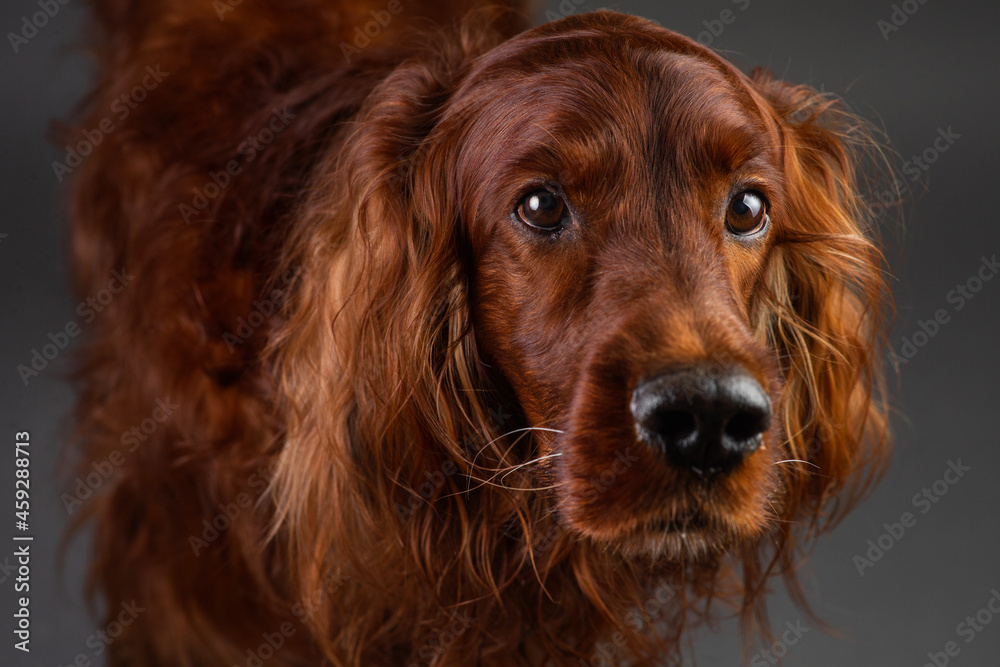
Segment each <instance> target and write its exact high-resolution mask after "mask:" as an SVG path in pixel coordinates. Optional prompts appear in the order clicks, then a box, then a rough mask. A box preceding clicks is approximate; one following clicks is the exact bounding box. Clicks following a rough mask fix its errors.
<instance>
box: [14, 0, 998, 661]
mask: <svg viewBox="0 0 1000 667" xmlns="http://www.w3.org/2000/svg"><path fill="white" fill-rule="evenodd" d="M62 2H64V0H58V2H56V1H55V0H53V1H52V2H47V3H43V4H46V5H47V6H49V7H50V11H52V10H51V7H56V8H58V12H57V13H55V14H54V15H53V16H51V17H49V18H47V19H46V21H44V25H43V26H42V27H39V28H37V30H36V31H34V32H32V31H31V30H27V29H26V28H25V24H24V19H23V17H25V16H28V17H31V16H32V15H34V14H36V13H37V12H39V11H40V9H39V3H38V1H37V0H4V2H3V3H2V6H0V33H2V34H3V35H4V36H5V37H4V39H3V42H2V43H0V73H2V77H3V78H2V90H3V91H4V93H3V102H2V103H0V132H2V135H3V141H2V143H0V155H2V158H3V159H2V166H0V169H2V177H0V321H2V323H3V324H2V327H0V656H2V657H0V664H4V665H39V666H41V665H45V666H53V667H54V666H56V665H60V666H61V665H70V664H79V665H84V664H88V662H89V664H93V665H99V664H103V655H102V653H103V652H104V646H105V645H104V643H103V640H102V639H101V636H100V635H98V634H97V633H98V631H99V630H101V628H100V627H98V625H97V623H96V621H95V620H93V619H92V618H90V617H89V616H88V615H87V613H86V611H85V609H84V605H83V603H82V597H81V592H80V589H81V586H82V583H81V582H82V572H83V568H84V564H85V552H84V550H83V546H84V545H83V543H81V542H77V543H75V544H74V545H73V546H72V548H71V549H70V551H69V552H68V555H67V558H66V563H65V566H64V567H63V568H62V570H61V571H60V570H57V564H56V555H57V546H58V545H57V542H58V539H59V538H60V536H61V535H62V533H63V530H64V527H65V525H66V522H67V512H66V510H65V509H64V508H63V506H62V504H61V502H60V500H59V488H58V487H57V485H56V480H55V476H54V472H55V466H56V461H57V456H58V454H59V452H60V450H61V448H62V447H63V443H64V442H65V428H64V424H65V420H66V416H67V414H68V411H69V409H70V406H71V401H72V393H71V391H70V388H69V387H68V386H67V385H66V384H65V383H64V382H63V381H62V380H61V377H60V374H61V373H62V372H64V371H65V369H66V361H67V358H68V356H69V354H68V352H67V351H65V350H61V351H59V352H58V354H57V355H56V358H55V359H54V360H52V361H51V362H49V363H48V366H47V367H46V368H45V369H44V370H43V371H42V372H41V373H40V374H39V375H38V376H37V377H30V378H28V381H27V383H25V381H24V380H23V379H22V377H21V375H20V374H19V372H18V370H17V367H18V366H19V365H30V363H31V359H32V350H33V349H39V350H40V349H42V347H43V346H44V345H46V344H49V343H50V342H52V340H53V339H52V338H50V334H52V336H54V338H55V339H56V340H57V341H59V340H62V337H60V336H59V335H58V334H59V332H64V331H66V327H67V324H68V323H71V322H72V323H76V324H77V325H79V326H80V327H81V328H85V327H86V321H85V318H84V317H82V316H81V315H80V313H78V311H77V306H78V304H77V302H76V301H75V300H74V299H73V298H72V296H71V293H70V290H69V286H68V275H67V271H66V266H65V264H66V263H65V254H66V230H65V221H64V218H63V216H62V213H61V212H62V210H63V207H64V202H65V193H64V191H63V190H62V189H61V187H60V184H59V183H58V181H57V178H56V175H55V174H54V173H53V169H52V166H51V164H52V162H53V161H55V160H62V159H64V152H65V151H64V150H60V149H57V148H56V147H54V146H52V145H50V143H48V141H47V138H46V136H47V133H48V128H49V125H50V122H51V121H53V120H58V119H62V118H66V117H67V116H68V114H69V111H70V109H71V108H72V106H73V104H74V103H75V102H76V101H77V100H78V99H79V98H80V97H81V95H82V94H83V93H84V91H85V90H86V88H87V85H88V81H89V69H88V67H89V65H88V62H87V60H86V58H84V57H83V56H82V55H81V54H80V52H79V51H78V50H77V48H76V47H77V45H78V43H79V40H80V36H81V33H80V30H81V27H82V25H83V17H84V11H85V8H84V6H83V3H82V0H65V4H61V3H62ZM206 2H208V0H206ZM601 7H609V8H613V9H617V10H620V11H623V12H628V13H633V14H637V15H640V16H644V17H646V18H649V19H653V20H655V21H657V22H659V23H661V24H662V25H664V26H666V27H667V28H670V29H672V30H676V31H678V32H681V33H683V34H686V35H689V36H692V37H696V38H698V39H699V40H700V41H702V42H703V43H707V44H709V45H710V46H712V47H713V48H715V49H718V50H720V51H721V52H723V54H724V55H726V56H727V57H729V58H730V59H732V60H733V61H734V62H736V63H737V64H738V65H739V66H741V67H742V68H743V69H744V70H747V69H749V68H750V67H752V66H753V65H763V66H766V67H769V68H771V69H772V70H773V71H774V72H775V74H776V75H777V76H778V77H779V78H784V79H786V80H789V81H793V82H797V83H809V84H811V85H813V86H815V87H816V88H819V89H821V90H823V91H828V92H831V93H834V94H837V95H840V96H842V97H843V98H845V99H846V100H847V102H848V103H849V105H850V106H851V107H852V108H853V109H854V110H855V111H857V112H859V113H860V114H862V115H863V116H865V117H866V118H868V119H871V120H873V121H874V122H875V123H876V124H877V125H879V126H881V127H883V128H884V130H885V132H886V133H887V135H888V136H889V138H890V139H891V141H892V148H893V149H894V151H895V153H894V154H891V156H890V160H891V161H892V163H893V164H894V166H895V167H896V169H897V170H898V171H899V173H900V176H901V178H902V182H903V184H904V187H905V190H906V192H907V199H906V201H905V202H904V205H903V207H902V210H903V214H904V218H905V232H902V233H901V232H900V230H899V227H898V225H897V224H896V222H894V221H891V220H890V221H887V222H886V224H885V225H884V226H883V235H884V236H885V239H886V241H887V244H888V254H889V259H890V263H891V267H892V273H893V276H894V278H893V282H892V287H893V292H894V294H895V297H896V300H897V304H898V314H897V318H896V322H895V326H894V329H893V331H892V334H891V338H890V341H891V344H892V347H893V348H894V349H895V350H896V352H897V353H898V354H900V355H901V356H902V357H903V360H904V361H905V363H904V364H902V366H901V368H902V374H901V380H900V383H899V390H898V391H896V392H895V394H894V404H895V406H896V416H895V418H894V431H895V434H896V443H897V444H896V454H895V458H894V461H893V464H892V466H891V468H890V469H889V471H888V474H887V476H886V478H885V480H884V481H883V483H882V484H881V485H880V486H879V487H878V488H877V490H876V491H875V492H874V494H873V495H872V496H871V498H870V499H869V500H868V501H867V502H866V503H864V504H863V505H862V506H860V507H859V508H858V509H857V510H856V511H855V512H854V513H853V514H851V515H850V516H849V517H848V518H847V519H846V520H845V521H844V523H843V524H841V526H840V527H839V528H838V529H837V530H836V531H834V532H833V533H831V534H828V535H826V536H824V537H823V538H821V540H820V542H819V543H818V546H817V548H816V550H815V553H814V556H813V558H812V559H811V560H810V561H809V563H808V564H807V565H806V566H805V568H804V570H803V575H804V580H805V582H806V587H807V589H808V592H809V597H810V599H811V600H812V602H813V605H814V607H815V610H816V611H817V612H818V614H819V615H820V616H821V617H822V618H823V619H824V620H825V621H827V622H828V623H829V624H831V625H832V626H834V627H836V628H838V629H839V631H840V636H831V635H829V634H824V633H823V632H822V631H821V630H820V629H819V628H814V627H811V625H810V622H809V621H808V619H807V618H806V617H804V616H803V615H802V614H801V612H799V611H798V610H796V609H795V607H794V606H793V605H792V604H791V603H790V602H789V601H788V599H787V597H786V596H785V595H784V594H783V592H782V591H781V590H780V586H776V588H777V589H778V590H777V591H776V594H775V595H774V596H773V598H772V602H771V614H772V626H773V628H774V631H775V633H776V637H777V639H778V641H777V642H776V643H775V644H774V645H772V646H758V647H757V649H758V650H759V651H760V652H758V653H757V654H756V655H755V656H753V658H752V660H750V661H749V662H750V664H751V665H753V666H754V667H757V666H758V665H770V664H774V660H775V656H779V655H783V656H784V658H783V660H784V662H783V664H785V665H810V666H814V667H815V666H831V667H833V666H836V667H847V666H852V667H853V666H857V665H866V666H867V665H872V666H879V667H883V666H895V665H912V666H914V667H920V666H921V665H925V664H930V665H935V667H941V666H942V665H945V664H947V665H954V666H956V667H973V666H976V667H985V666H988V665H996V664H1000V613H997V611H1000V529H998V527H1000V518H998V508H1000V483H998V482H1000V479H998V475H1000V390H998V387H997V381H998V371H1000V363H998V361H1000V352H998V336H997V331H998V325H1000V308H998V305H1000V276H997V275H996V274H997V272H998V271H1000V267H998V265H997V264H996V258H997V256H998V254H1000V231H998V227H1000V226H998V213H997V211H998V209H997V206H998V201H1000V200H998V198H997V192H998V190H1000V168H998V156H997V151H998V148H1000V142H998V129H997V128H998V123H997V118H998V108H1000V95H998V76H997V73H996V71H997V70H996V67H997V65H998V64H1000V57H998V56H1000V53H998V52H1000V48H998V43H1000V40H998V37H997V34H998V31H1000V20H998V19H1000V9H998V6H997V5H996V4H994V3H990V2H978V3H976V2H945V0H906V1H905V2H903V1H900V2H898V3H895V4H894V3H892V2H890V1H889V0H885V1H884V2H882V1H876V2H833V1H826V2H790V1H779V0H710V1H705V2H687V3H679V2H675V3H658V2H641V1H639V0H633V1H625V0H621V1H618V2H612V3H608V2H605V1H604V0H563V1H562V2H561V3H559V2H548V3H546V5H545V7H544V9H543V11H542V12H540V13H539V17H538V20H539V21H544V20H548V19H553V18H557V17H559V16H562V15H565V14H568V13H574V12H583V11H589V10H593V9H598V8H601ZM8 33H15V34H22V36H23V35H31V36H30V37H28V38H26V39H25V40H20V39H15V40H14V41H15V42H17V44H16V47H17V48H16V50H15V45H14V44H12V43H11V39H10V36H9V34H8ZM71 345H72V341H71V342H70V346H71ZM52 349H53V348H50V352H51V351H52ZM19 431H29V432H30V442H31V444H30V452H31V457H30V460H31V467H30V470H31V515H30V526H29V529H28V530H27V531H19V530H18V529H17V527H16V525H15V522H16V521H17V517H16V516H15V507H14V504H15V496H14V494H15V490H14V487H15V484H14V480H15V474H16V468H15V449H16V447H15V440H16V433H17V432H19ZM15 535H32V536H33V537H34V540H33V541H32V542H30V554H31V558H30V605H29V610H30V628H31V642H30V647H31V652H30V654H24V653H22V652H20V651H16V650H15V649H14V647H13V646H14V643H15V641H16V638H15V634H14V629H15V624H16V619H15V618H14V614H15V613H16V612H17V609H18V604H17V598H18V597H20V595H21V594H20V593H16V592H15V586H17V585H18V578H19V577H21V575H19V573H18V562H17V558H16V556H15V550H16V549H18V548H19V547H21V546H23V545H24V544H27V543H25V542H15V541H14V540H13V539H12V538H13V537H14V536H15ZM22 578H23V577H22ZM151 604H155V602H154V601H151ZM991 606H992V609H993V610H996V611H991V609H990V607H991ZM694 653H695V657H696V658H697V664H698V665H704V666H715V665H718V666H731V665H737V664H740V661H741V658H740V657H739V655H740V654H739V652H738V641H737V629H736V625H735V624H734V623H724V624H723V625H722V626H721V627H720V628H718V631H717V632H715V633H712V632H700V633H699V634H698V636H697V637H696V641H695V652H694ZM594 664H599V660H598V661H597V662H595V663H594Z"/></svg>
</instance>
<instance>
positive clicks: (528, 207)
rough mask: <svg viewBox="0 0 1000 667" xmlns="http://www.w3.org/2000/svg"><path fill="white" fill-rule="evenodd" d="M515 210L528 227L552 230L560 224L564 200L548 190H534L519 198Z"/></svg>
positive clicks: (564, 206) (564, 210)
mask: <svg viewBox="0 0 1000 667" xmlns="http://www.w3.org/2000/svg"><path fill="white" fill-rule="evenodd" d="M515 212H516V213H517V217H518V219H520V220H521V222H523V223H524V224H526V225H528V226H529V227H534V228H536V229H542V230H545V231H552V230H554V229H556V228H558V227H559V226H560V225H561V224H562V221H563V218H564V217H565V215H566V202H564V201H563V199H562V197H560V196H559V195H557V194H553V193H551V192H549V191H548V190H536V191H534V192H532V193H531V194H529V195H528V196H527V197H525V198H524V199H522V200H521V202H520V203H519V204H518V205H517V209H516V211H515Z"/></svg>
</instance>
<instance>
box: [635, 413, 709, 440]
mask: <svg viewBox="0 0 1000 667" xmlns="http://www.w3.org/2000/svg"><path fill="white" fill-rule="evenodd" d="M647 423H648V425H649V427H650V428H651V429H652V430H654V431H655V432H656V433H658V434H660V437H662V438H665V439H668V440H678V441H682V440H686V439H688V438H690V437H691V436H692V435H694V433H695V432H696V430H697V427H698V426H697V422H695V419H694V415H693V414H691V413H690V412H682V411H679V410H664V411H658V412H654V413H653V414H652V415H651V416H650V418H649V419H648V420H647Z"/></svg>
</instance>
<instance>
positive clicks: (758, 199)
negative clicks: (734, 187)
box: [726, 190, 768, 236]
mask: <svg viewBox="0 0 1000 667" xmlns="http://www.w3.org/2000/svg"><path fill="white" fill-rule="evenodd" d="M767 222H768V217H767V206H766V205H765V204H764V197H763V196H761V195H760V193H757V192H754V191H753V190H745V191H743V192H741V193H739V194H738V195H736V196H735V197H733V198H732V199H731V200H730V201H729V208H728V209H726V227H728V228H729V231H731V232H732V233H733V234H738V235H740V236H746V235H748V234H753V233H754V232H756V231H757V230H759V229H762V228H763V227H764V226H765V225H767Z"/></svg>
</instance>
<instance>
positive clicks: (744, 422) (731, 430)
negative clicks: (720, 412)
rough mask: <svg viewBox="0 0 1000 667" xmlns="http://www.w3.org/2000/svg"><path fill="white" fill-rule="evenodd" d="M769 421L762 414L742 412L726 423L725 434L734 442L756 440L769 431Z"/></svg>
mask: <svg viewBox="0 0 1000 667" xmlns="http://www.w3.org/2000/svg"><path fill="white" fill-rule="evenodd" d="M767 427H768V424H767V420H766V419H765V418H764V415H763V413H761V412H740V413H738V414H736V415H733V416H732V417H731V418H730V419H729V421H728V422H727V423H726V428H725V434H726V435H727V436H728V437H730V438H732V439H733V440H737V441H742V440H750V439H751V438H756V437H757V436H758V435H760V434H761V433H763V432H764V431H766V430H767Z"/></svg>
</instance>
